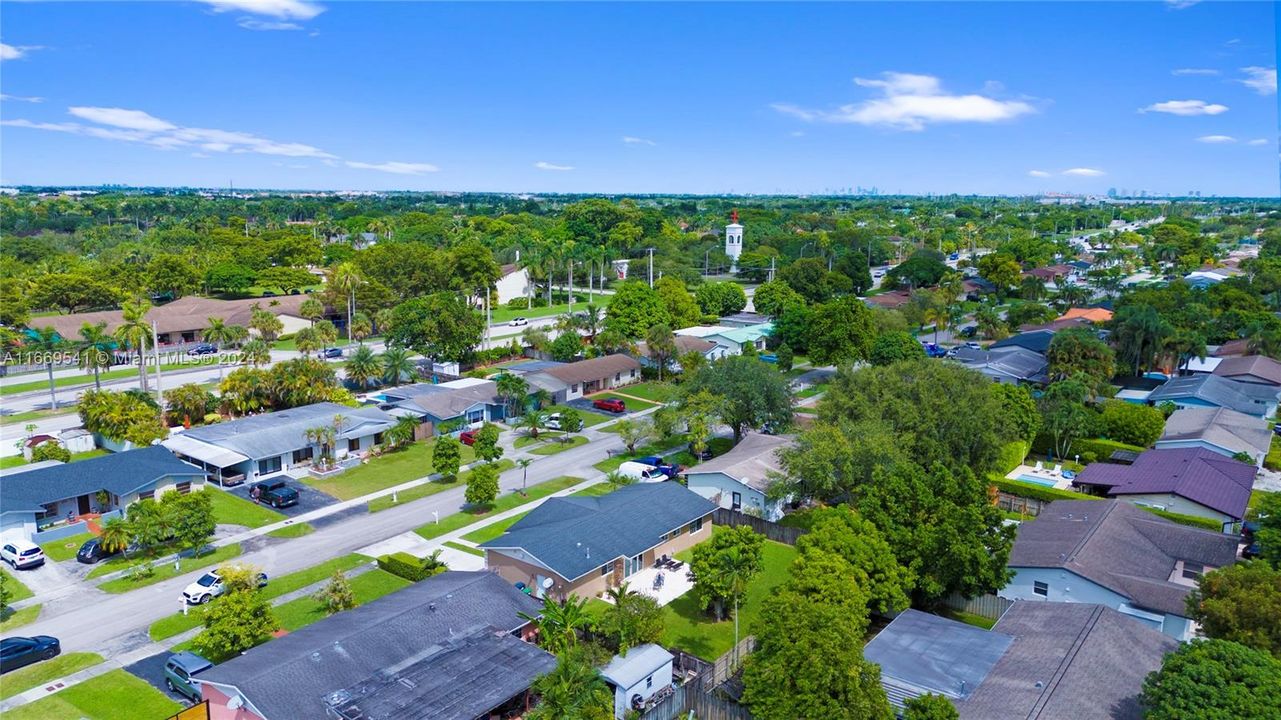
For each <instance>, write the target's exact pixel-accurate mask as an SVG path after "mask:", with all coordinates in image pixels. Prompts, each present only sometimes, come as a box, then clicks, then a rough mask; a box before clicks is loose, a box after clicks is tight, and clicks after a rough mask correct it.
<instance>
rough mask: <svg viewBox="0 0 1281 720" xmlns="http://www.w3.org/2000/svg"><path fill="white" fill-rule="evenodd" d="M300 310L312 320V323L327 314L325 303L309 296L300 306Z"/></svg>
mask: <svg viewBox="0 0 1281 720" xmlns="http://www.w3.org/2000/svg"><path fill="white" fill-rule="evenodd" d="M298 312H299V313H300V314H301V315H302V316H303V317H305V318H307V319H308V320H310V321H311V324H312V325H315V324H316V321H317V320H319V319H321V318H322V317H324V316H325V305H324V303H322V302H320V301H319V300H317V299H316V298H314V297H309V298H307V299H306V300H303V301H302V305H299V306H298Z"/></svg>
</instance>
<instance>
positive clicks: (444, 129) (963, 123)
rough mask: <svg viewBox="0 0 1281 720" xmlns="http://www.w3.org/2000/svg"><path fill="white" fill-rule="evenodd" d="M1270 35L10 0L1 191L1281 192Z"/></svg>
mask: <svg viewBox="0 0 1281 720" xmlns="http://www.w3.org/2000/svg"><path fill="white" fill-rule="evenodd" d="M1276 34H1277V22H1276V18H1275V8H1274V4H1273V3H1265V2H1246V3H1227V2H1203V3H1189V2H1186V1H1184V2H1179V3H1166V2H1145V3H1102V2H1099V3H1063V4H1053V3H1039V2H1038V3H1031V2H1029V3H1014V4H1005V3H977V2H975V3H959V2H958V3H945V4H927V3H901V4H874V3H855V4H839V5H838V4H832V3H825V4H814V5H796V4H791V5H775V4H763V3H753V4H728V3H717V4H698V5H695V4H676V3H665V4H649V5H623V4H610V5H588V4H560V5H542V4H514V5H511V4H491V3H469V4H411V3H356V2H329V3H324V4H318V3H312V2H308V1H307V0H210V1H207V2H175V3H165V2H135V3H84V2H78V3H12V2H6V3H4V4H3V5H0V42H2V43H3V46H2V47H0V63H2V65H0V90H2V91H3V94H4V98H3V102H0V181H2V182H4V183H7V184H18V183H58V184H97V183H124V184H130V185H191V186H226V185H227V184H228V183H229V182H232V183H234V184H235V185H236V186H237V187H274V188H316V189H422V190H496V191H532V192H538V191H543V192H551V191H581V192H637V193H640V192H700V193H720V192H738V193H747V192H758V193H759V192H781V193H814V192H823V191H824V190H829V189H837V188H848V187H854V186H860V185H861V186H863V187H872V186H875V187H877V188H879V189H880V190H881V191H882V192H907V193H929V192H935V193H938V192H963V193H993V194H996V193H1030V192H1039V191H1046V190H1049V191H1064V192H1103V191H1106V190H1107V189H1108V188H1118V189H1146V190H1149V191H1154V192H1172V193H1183V192H1186V191H1189V190H1200V191H1201V192H1203V193H1205V194H1212V193H1214V194H1220V195H1258V196H1276V195H1278V192H1279V190H1278V153H1277V134H1278V133H1277V127H1278V121H1277V94H1276V45H1277V41H1276ZM33 100H38V101H33Z"/></svg>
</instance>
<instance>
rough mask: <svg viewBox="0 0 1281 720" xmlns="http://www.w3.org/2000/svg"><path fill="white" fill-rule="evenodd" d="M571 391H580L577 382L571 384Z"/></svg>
mask: <svg viewBox="0 0 1281 720" xmlns="http://www.w3.org/2000/svg"><path fill="white" fill-rule="evenodd" d="M569 391H570V392H578V385H576V384H575V385H571V386H570V387H569Z"/></svg>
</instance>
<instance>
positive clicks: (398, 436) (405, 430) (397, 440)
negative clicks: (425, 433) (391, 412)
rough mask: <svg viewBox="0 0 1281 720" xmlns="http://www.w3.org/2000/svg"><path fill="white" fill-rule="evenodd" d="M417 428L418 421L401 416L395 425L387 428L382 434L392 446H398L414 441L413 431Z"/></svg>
mask: <svg viewBox="0 0 1281 720" xmlns="http://www.w3.org/2000/svg"><path fill="white" fill-rule="evenodd" d="M417 429H418V423H417V422H416V421H415V420H414V419H413V418H410V417H402V418H400V419H399V420H397V421H396V424H395V425H392V426H391V427H389V428H387V432H386V433H385V434H384V435H383V437H385V438H386V440H387V442H388V443H391V446H392V447H400V446H401V445H405V444H408V443H411V442H413V441H414V432H415V431H416V430H417Z"/></svg>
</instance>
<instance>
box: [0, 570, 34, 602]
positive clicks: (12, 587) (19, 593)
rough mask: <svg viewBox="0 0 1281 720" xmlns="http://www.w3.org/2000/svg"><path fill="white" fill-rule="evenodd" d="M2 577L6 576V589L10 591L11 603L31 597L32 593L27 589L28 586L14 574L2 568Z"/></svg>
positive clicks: (0, 573) (0, 572)
mask: <svg viewBox="0 0 1281 720" xmlns="http://www.w3.org/2000/svg"><path fill="white" fill-rule="evenodd" d="M0 575H3V576H4V587H5V589H6V590H8V591H9V602H18V601H19V600H26V599H27V598H29V597H31V595H32V593H31V591H30V590H28V589H27V586H26V585H23V584H22V581H21V580H19V579H18V578H15V577H14V576H13V573H11V572H9V571H8V570H7V569H5V568H0Z"/></svg>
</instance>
